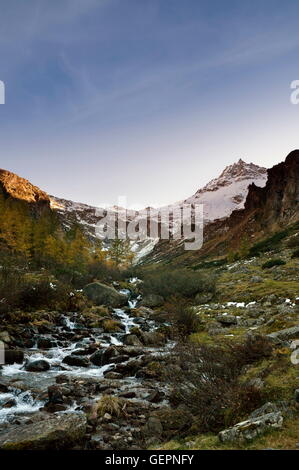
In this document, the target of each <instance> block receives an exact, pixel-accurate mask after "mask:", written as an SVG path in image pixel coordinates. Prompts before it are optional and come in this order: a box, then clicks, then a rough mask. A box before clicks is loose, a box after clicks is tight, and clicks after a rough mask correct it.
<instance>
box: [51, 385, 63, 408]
mask: <svg viewBox="0 0 299 470" xmlns="http://www.w3.org/2000/svg"><path fill="white" fill-rule="evenodd" d="M48 397H49V403H54V404H57V403H63V394H62V391H61V387H59V386H58V385H51V386H50V387H48Z"/></svg>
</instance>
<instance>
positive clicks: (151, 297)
mask: <svg viewBox="0 0 299 470" xmlns="http://www.w3.org/2000/svg"><path fill="white" fill-rule="evenodd" d="M163 303H164V299H163V297H162V296H161V295H158V294H147V295H145V296H144V297H143V299H142V300H141V302H140V305H141V306H143V307H150V308H154V307H160V306H161V305H163Z"/></svg>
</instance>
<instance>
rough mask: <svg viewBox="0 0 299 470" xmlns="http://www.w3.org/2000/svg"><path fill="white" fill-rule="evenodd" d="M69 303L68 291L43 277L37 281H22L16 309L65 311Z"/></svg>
mask: <svg viewBox="0 0 299 470" xmlns="http://www.w3.org/2000/svg"><path fill="white" fill-rule="evenodd" d="M70 301H71V300H70V289H69V288H67V287H66V286H65V285H63V284H61V283H59V282H55V281H53V279H52V278H51V277H49V276H47V275H44V276H43V277H41V278H38V279H31V280H29V279H28V280H26V281H24V283H23V285H22V287H21V289H20V292H19V299H18V307H19V308H22V309H28V310H31V309H33V310H34V309H44V308H49V309H54V310H56V309H57V310H60V309H61V310H67V309H68V308H67V307H68V305H69V303H70Z"/></svg>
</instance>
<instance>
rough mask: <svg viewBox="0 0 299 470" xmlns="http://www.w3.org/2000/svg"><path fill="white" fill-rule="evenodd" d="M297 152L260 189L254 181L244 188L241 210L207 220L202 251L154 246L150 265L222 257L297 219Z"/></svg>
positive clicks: (174, 245) (173, 244)
mask: <svg viewBox="0 0 299 470" xmlns="http://www.w3.org/2000/svg"><path fill="white" fill-rule="evenodd" d="M298 201H299V150H294V151H293V152H291V153H290V154H289V155H288V156H287V158H286V160H285V161H284V162H282V163H280V164H278V165H275V166H274V167H273V168H271V169H269V170H268V179H267V183H266V185H265V186H264V187H259V186H257V185H256V184H255V183H254V182H253V183H252V184H250V186H249V188H248V194H247V197H246V200H245V203H244V208H243V209H241V210H240V209H237V210H234V211H232V213H231V215H230V216H229V217H227V218H225V219H217V220H214V221H210V222H209V223H207V224H206V225H205V229H204V245H203V248H202V249H201V250H200V251H198V252H195V253H192V252H188V253H186V252H184V247H183V244H182V243H180V242H171V243H168V242H167V243H166V242H165V241H164V242H161V243H159V244H157V246H156V247H155V250H154V252H153V253H152V255H151V262H152V260H153V259H155V260H156V261H161V260H163V259H164V260H168V261H169V260H170V259H172V260H174V259H175V260H176V262H182V263H183V264H192V263H193V262H197V261H198V260H200V259H201V258H203V257H207V256H214V257H215V256H220V255H225V254H227V252H228V251H229V250H231V249H237V248H238V247H239V246H240V244H241V243H242V241H244V240H245V239H246V240H247V242H248V243H249V244H253V243H255V242H256V241H258V240H260V239H263V238H264V237H266V236H268V235H270V234H271V233H274V232H275V231H278V230H281V229H283V228H285V227H286V226H287V225H289V224H292V223H295V222H297V221H298V220H299V210H298Z"/></svg>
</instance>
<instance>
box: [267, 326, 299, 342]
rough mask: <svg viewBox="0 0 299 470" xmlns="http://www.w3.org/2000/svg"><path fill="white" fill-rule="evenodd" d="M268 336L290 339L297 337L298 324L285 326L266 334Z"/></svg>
mask: <svg viewBox="0 0 299 470" xmlns="http://www.w3.org/2000/svg"><path fill="white" fill-rule="evenodd" d="M267 336H268V338H270V339H273V340H281V341H285V340H290V339H298V338H299V325H298V326H292V327H291V328H285V329H284V330H279V331H275V332H274V333H270V334H268V335H267Z"/></svg>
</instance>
